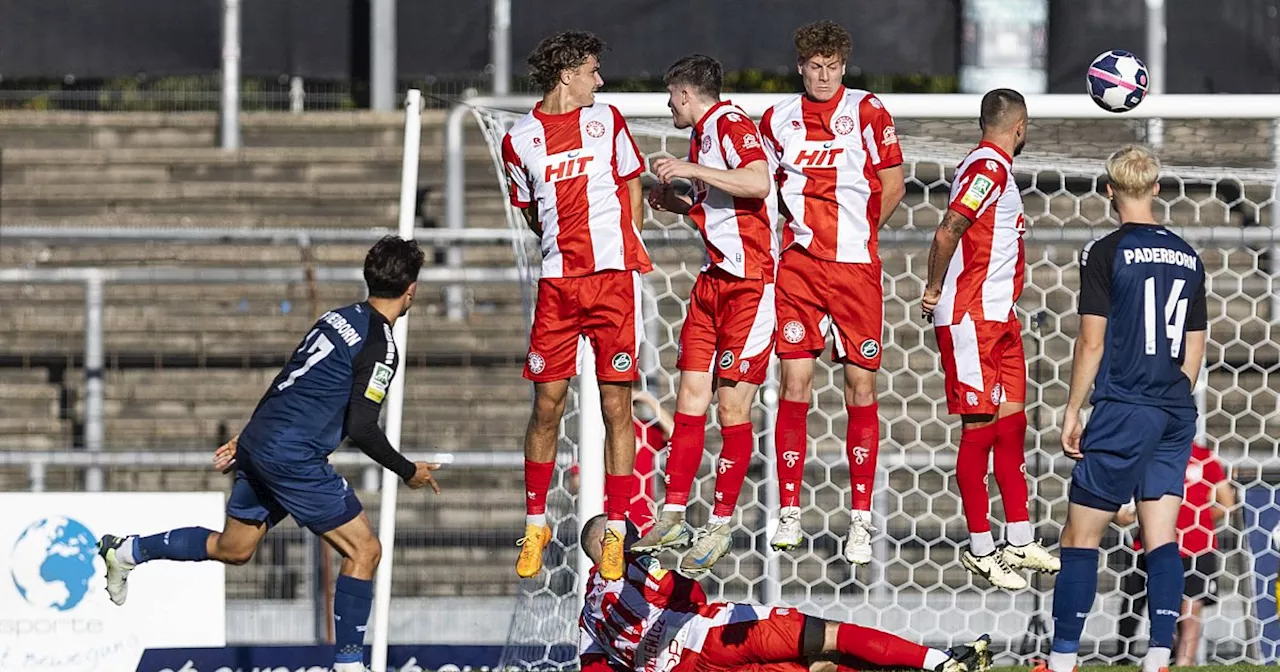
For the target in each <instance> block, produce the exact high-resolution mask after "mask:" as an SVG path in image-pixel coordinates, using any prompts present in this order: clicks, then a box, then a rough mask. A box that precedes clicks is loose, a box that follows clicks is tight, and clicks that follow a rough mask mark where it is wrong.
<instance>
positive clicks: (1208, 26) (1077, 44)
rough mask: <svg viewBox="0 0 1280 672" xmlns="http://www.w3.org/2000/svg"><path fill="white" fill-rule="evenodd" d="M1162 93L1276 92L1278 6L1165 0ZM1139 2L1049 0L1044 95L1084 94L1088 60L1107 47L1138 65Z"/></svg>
mask: <svg viewBox="0 0 1280 672" xmlns="http://www.w3.org/2000/svg"><path fill="white" fill-rule="evenodd" d="M1165 1H1166V9H1165V17H1166V18H1165V24H1166V27H1167V28H1168V45H1167V47H1166V57H1165V58H1166V65H1165V70H1166V71H1165V75H1164V76H1165V90H1166V91H1168V92H1169V93H1277V92H1280V17H1278V16H1277V14H1280V0H1165ZM1146 30H1147V12H1146V3H1145V2H1144V1H1143V0H1054V1H1053V2H1051V3H1050V5H1049V90H1050V92H1052V93H1075V92H1076V91H1083V90H1084V73H1085V70H1086V68H1088V66H1089V63H1090V61H1092V60H1093V58H1094V57H1095V56H1097V55H1098V54H1100V53H1102V52H1104V51H1106V50H1108V49H1125V50H1128V51H1131V52H1133V53H1134V54H1136V55H1137V56H1138V57H1139V58H1142V59H1144V60H1146V55H1147V54H1146V52H1147V32H1146Z"/></svg>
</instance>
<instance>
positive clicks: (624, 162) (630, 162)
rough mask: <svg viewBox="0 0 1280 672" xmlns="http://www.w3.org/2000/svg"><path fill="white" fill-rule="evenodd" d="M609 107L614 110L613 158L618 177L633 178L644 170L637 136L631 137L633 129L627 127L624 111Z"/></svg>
mask: <svg viewBox="0 0 1280 672" xmlns="http://www.w3.org/2000/svg"><path fill="white" fill-rule="evenodd" d="M609 109H611V110H613V158H614V161H615V162H616V164H615V165H616V167H617V170H618V177H620V178H622V180H623V181H627V180H633V179H635V178H637V177H640V173H643V172H644V161H643V160H642V159H641V158H640V148H639V147H637V146H636V140H635V138H633V137H631V129H630V128H628V127H627V120H626V119H625V118H624V117H623V116H622V113H621V112H619V111H618V108H616V107H613V106H612V105H611V106H609Z"/></svg>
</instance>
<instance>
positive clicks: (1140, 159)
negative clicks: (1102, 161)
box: [1107, 145, 1160, 199]
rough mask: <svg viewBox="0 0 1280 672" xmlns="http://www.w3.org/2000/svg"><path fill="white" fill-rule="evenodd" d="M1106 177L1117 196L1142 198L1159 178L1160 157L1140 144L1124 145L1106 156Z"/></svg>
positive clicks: (1148, 194)
mask: <svg viewBox="0 0 1280 672" xmlns="http://www.w3.org/2000/svg"><path fill="white" fill-rule="evenodd" d="M1107 177H1108V178H1109V179H1110V181H1111V189H1112V190H1114V191H1115V193H1116V195H1117V196H1123V197H1125V198H1130V199H1142V198H1148V197H1150V196H1151V190H1152V189H1153V188H1154V187H1155V186H1156V182H1158V181H1159V180H1160V159H1157V158H1156V156H1155V154H1152V153H1151V151H1150V150H1148V149H1147V148H1146V147H1143V146H1141V145H1125V146H1124V147H1121V148H1120V149H1119V150H1118V151H1117V152H1116V153H1114V154H1112V155H1111V156H1109V157H1107Z"/></svg>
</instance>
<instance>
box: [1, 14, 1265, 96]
mask: <svg viewBox="0 0 1280 672" xmlns="http://www.w3.org/2000/svg"><path fill="white" fill-rule="evenodd" d="M1167 1H1168V10H1167V16H1168V28H1169V42H1168V68H1167V72H1166V73H1165V79H1166V86H1167V89H1168V90H1169V91H1170V92H1176V93H1201V92H1237V93H1238V92H1280V17H1278V16H1277V14H1278V13H1280V12H1278V10H1280V0H1167ZM488 5H489V3H488V1H487V0H398V3H397V7H398V16H399V27H398V31H397V39H398V45H397V48H398V53H399V75H400V77H401V78H402V79H411V78H412V79H420V78H424V77H436V78H440V79H451V78H457V77H476V76H478V75H481V74H482V73H483V72H484V71H485V68H486V66H487V64H488V54H489V7H488ZM960 5H961V3H960V0H893V1H892V2H884V1H883V0H840V1H838V2H834V1H832V0H554V1H552V0H512V38H511V41H512V45H511V46H512V60H513V63H512V70H513V72H514V73H516V74H522V73H524V71H525V64H524V57H525V55H526V54H527V53H528V52H529V50H530V49H532V48H533V46H534V44H536V43H537V41H538V40H539V39H540V38H542V37H544V36H546V35H548V34H551V33H554V32H556V31H559V30H565V29H568V28H582V29H586V30H591V31H594V32H596V33H597V34H599V35H600V36H601V37H603V38H604V39H605V40H607V41H608V42H609V44H610V48H611V50H610V52H609V53H608V54H607V55H606V57H605V64H604V73H603V74H604V76H605V78H606V79H607V80H608V79H615V80H616V79H618V78H627V77H644V76H658V75H660V74H661V73H662V71H663V70H664V69H665V68H666V66H667V65H668V64H670V63H671V61H673V60H675V59H676V58H678V57H680V56H682V55H684V54H686V53H689V52H692V51H702V52H705V53H708V54H711V55H713V56H715V57H716V58H719V59H720V60H721V61H723V62H724V64H725V67H726V68H727V69H729V70H740V69H746V68H755V69H760V70H764V71H768V72H778V71H787V70H789V69H790V68H791V67H792V63H793V61H792V59H793V55H792V48H791V33H792V31H793V30H794V29H795V27H796V26H798V25H800V24H802V23H805V22H807V21H812V20H815V19H819V18H831V19H834V20H836V21H839V22H840V23H842V24H843V25H844V26H845V27H846V28H848V29H849V31H850V32H851V33H852V34H853V38H854V40H853V58H852V64H853V65H854V66H855V67H857V68H860V69H862V70H863V71H865V72H868V73H872V74H886V75H887V74H908V73H923V74H927V75H954V74H956V71H957V67H958V64H957V61H956V58H957V56H956V55H957V51H958V48H957V37H958V23H957V22H958V13H959V8H960ZM221 6H222V2H221V0H6V1H5V2H0V76H3V77H4V78H5V79H14V78H19V77H45V78H61V77H63V76H65V75H75V76H76V77H78V78H81V79H93V78H107V77H127V76H131V75H134V74H137V73H142V72H145V73H147V74H148V75H149V76H151V77H158V76H166V75H186V74H205V73H211V72H215V71H217V69H218V68H219V63H220V61H221V55H220V52H221V47H220V44H221V37H220V32H221V23H222V10H221ZM368 6H369V0H243V8H244V9H243V12H244V14H243V58H244V60H243V63H242V67H243V70H244V72H245V74H247V75H251V76H278V75H298V76H301V77H306V78H315V79H331V80H341V79H349V78H352V77H353V76H354V77H357V78H359V77H361V76H363V75H362V73H364V72H365V71H366V70H367V67H368V37H367V30H368V18H367V16H368ZM1145 27H1146V12H1145V5H1144V2H1143V0H1051V1H1050V16H1049V87H1050V90H1051V91H1054V92H1068V93H1071V92H1076V91H1080V90H1082V89H1083V77H1084V74H1083V73H1084V71H1085V67H1086V66H1087V65H1088V63H1089V61H1090V59H1092V58H1093V57H1094V56H1096V55H1097V54H1098V53H1100V52H1102V51H1104V50H1107V49H1112V48H1124V49H1129V50H1131V51H1134V52H1135V53H1137V54H1138V55H1139V56H1145V53H1144V52H1145V50H1146V44H1145V42H1146V33H1145Z"/></svg>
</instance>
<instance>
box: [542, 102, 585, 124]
mask: <svg viewBox="0 0 1280 672" xmlns="http://www.w3.org/2000/svg"><path fill="white" fill-rule="evenodd" d="M580 114H582V108H581V107H578V108H574V109H572V110H569V111H568V112H562V113H560V114H547V113H546V112H543V111H542V101H541V100H539V101H538V102H536V103H534V105H533V116H534V117H536V118H537V119H538V121H549V122H556V121H569V120H571V119H576V118H578V115H580Z"/></svg>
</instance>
